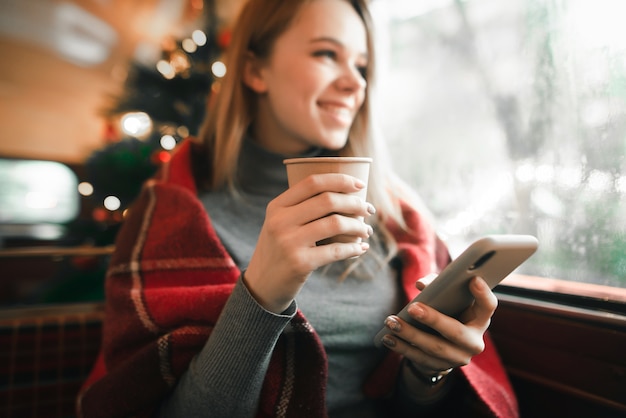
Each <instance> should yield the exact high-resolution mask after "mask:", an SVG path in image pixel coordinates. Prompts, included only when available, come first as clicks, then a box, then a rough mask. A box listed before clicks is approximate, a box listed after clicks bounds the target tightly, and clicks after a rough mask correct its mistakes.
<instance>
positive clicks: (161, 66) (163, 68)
mask: <svg viewBox="0 0 626 418" xmlns="http://www.w3.org/2000/svg"><path fill="white" fill-rule="evenodd" d="M156 68H157V71H158V72H160V73H161V75H162V76H163V77H165V78H166V79H168V80H171V79H173V78H174V77H176V71H175V70H174V67H172V65H171V64H170V63H169V62H167V61H165V60H160V61H159V62H157V65H156Z"/></svg>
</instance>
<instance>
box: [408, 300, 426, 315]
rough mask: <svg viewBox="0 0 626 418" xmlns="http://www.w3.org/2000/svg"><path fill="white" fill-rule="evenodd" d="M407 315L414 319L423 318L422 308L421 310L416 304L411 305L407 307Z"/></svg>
mask: <svg viewBox="0 0 626 418" xmlns="http://www.w3.org/2000/svg"><path fill="white" fill-rule="evenodd" d="M409 313H410V314H411V315H412V316H414V317H416V318H423V317H424V314H425V312H424V308H422V307H421V306H420V305H419V304H418V303H412V304H410V305H409Z"/></svg>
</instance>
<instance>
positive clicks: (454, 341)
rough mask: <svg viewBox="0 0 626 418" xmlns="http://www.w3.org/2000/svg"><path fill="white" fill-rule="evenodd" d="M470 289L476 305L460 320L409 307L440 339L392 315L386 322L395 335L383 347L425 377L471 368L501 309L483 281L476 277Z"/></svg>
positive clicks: (418, 319)
mask: <svg viewBox="0 0 626 418" xmlns="http://www.w3.org/2000/svg"><path fill="white" fill-rule="evenodd" d="M417 287H418V288H419V287H423V285H417ZM469 287H470V292H471V293H472V295H473V296H474V298H475V301H474V303H473V304H472V305H471V306H470V307H469V308H467V309H466V310H465V311H464V312H463V314H462V315H461V319H460V320H456V319H454V318H451V317H449V316H446V315H444V314H442V313H440V312H438V311H436V310H435V309H433V308H430V307H428V306H426V305H424V304H422V303H413V304H411V305H410V306H409V309H408V310H409V314H410V315H411V317H412V318H413V319H415V320H416V321H418V322H420V323H423V324H425V325H428V326H429V327H430V328H432V329H434V330H435V331H437V332H438V333H439V334H440V335H433V334H430V333H428V332H425V331H422V330H420V329H418V328H416V327H413V326H412V325H411V324H409V323H407V322H405V321H403V320H402V319H401V318H399V317H397V316H395V315H392V316H389V317H388V318H387V320H386V321H385V324H386V325H387V327H388V328H389V329H390V330H391V332H392V335H386V336H385V337H384V338H383V343H384V344H385V345H386V346H387V347H389V348H390V349H391V350H393V351H396V352H398V353H400V354H403V355H404V356H405V357H406V358H407V359H408V360H410V361H411V362H412V363H413V366H414V367H415V369H417V370H418V371H419V372H420V373H422V374H423V375H425V376H431V375H436V374H438V373H440V372H442V371H444V370H447V369H449V368H454V367H460V366H464V365H466V364H469V362H470V361H471V359H472V357H473V356H475V355H477V354H480V353H481V352H482V351H483V350H484V348H485V343H484V341H483V335H484V333H485V331H486V330H487V328H488V327H489V324H490V323H491V317H492V316H493V314H494V312H495V310H496V307H497V305H498V299H497V298H496V296H495V295H494V294H493V292H492V291H491V289H490V288H489V286H488V285H487V283H485V281H484V280H483V279H482V278H480V277H474V278H473V279H472V280H471V281H470V284H469Z"/></svg>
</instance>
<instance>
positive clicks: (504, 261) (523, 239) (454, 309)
mask: <svg viewBox="0 0 626 418" xmlns="http://www.w3.org/2000/svg"><path fill="white" fill-rule="evenodd" d="M537 247H538V241H537V238H535V237H533V236H532V235H488V236H485V237H483V238H480V239H478V240H477V241H474V243H472V244H471V245H470V246H469V247H467V249H466V250H465V251H463V253H462V254H461V255H459V256H458V257H457V258H455V259H454V260H453V261H452V262H451V263H450V264H448V265H447V266H446V267H445V268H444V269H443V270H442V271H441V272H440V273H439V275H438V276H437V277H436V278H435V279H434V280H433V281H432V282H431V283H430V284H429V285H428V286H426V288H425V289H424V290H423V291H422V292H421V293H420V294H419V295H417V296H416V297H415V298H414V299H413V300H412V301H411V302H410V303H412V302H416V301H419V302H422V303H424V304H425V305H428V306H431V307H433V308H435V309H436V310H438V311H439V312H442V313H444V314H446V315H448V316H451V317H457V316H458V315H460V314H461V313H462V312H463V311H464V310H465V309H467V308H468V307H469V306H470V305H471V304H472V302H473V301H474V296H472V294H471V292H470V290H469V281H470V280H471V279H472V278H473V277H475V276H480V277H482V278H483V279H484V280H485V281H486V282H487V284H488V285H489V287H490V288H491V289H493V288H494V287H495V286H496V285H497V284H498V283H500V281H502V279H504V278H505V277H506V276H508V275H509V274H510V273H511V272H513V270H515V269H516V268H517V267H518V266H519V265H520V264H522V263H523V262H524V261H526V260H527V259H528V258H529V257H530V256H531V255H533V253H534V252H535V251H536V250H537ZM410 303H408V304H407V305H406V306H405V307H404V309H402V310H401V311H400V312H399V313H398V316H399V317H400V318H402V319H404V320H405V321H407V322H409V323H411V324H412V325H413V326H416V327H418V328H420V329H424V330H427V331H429V332H432V333H435V331H434V330H432V329H430V328H429V327H427V326H426V325H424V324H421V323H419V322H416V321H415V320H413V319H411V317H410V316H409V314H408V312H407V308H408V306H409V304H410ZM390 333H391V331H389V329H387V328H386V327H383V328H382V329H381V330H380V331H379V332H378V333H377V334H376V337H374V343H375V344H376V345H377V346H381V345H382V342H381V339H382V338H383V336H385V335H386V334H390Z"/></svg>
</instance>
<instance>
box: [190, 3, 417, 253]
mask: <svg viewBox="0 0 626 418" xmlns="http://www.w3.org/2000/svg"><path fill="white" fill-rule="evenodd" d="M311 1H315V0H288V1H285V0H248V1H247V2H246V3H245V4H244V5H243V7H242V9H241V11H240V13H239V16H238V19H237V20H236V22H235V25H234V26H233V28H234V29H233V33H232V38H231V43H230V45H229V47H228V50H227V51H226V56H225V57H224V59H225V63H226V67H227V69H228V71H227V74H226V76H225V77H224V78H223V79H222V81H221V83H220V86H219V90H218V91H217V92H216V96H215V97H214V98H213V100H214V101H213V102H212V103H211V106H210V107H209V110H208V114H207V117H206V118H205V123H204V125H203V126H202V128H201V131H200V135H199V138H200V140H201V141H202V143H203V144H204V146H205V147H206V148H207V152H208V154H209V157H210V158H211V161H210V172H209V173H207V174H208V176H209V178H208V187H209V188H210V189H216V188H220V187H223V186H228V187H229V188H230V189H231V190H234V189H235V188H236V184H235V182H236V170H237V160H238V156H239V152H240V150H241V144H242V140H243V137H244V136H245V133H246V130H247V129H248V128H249V126H250V124H251V123H252V121H253V120H254V118H255V116H256V106H255V104H256V93H255V92H253V91H252V90H251V89H250V88H248V87H247V86H246V85H245V84H244V82H243V78H244V69H245V65H246V60H247V59H248V56H249V54H250V53H253V54H254V55H255V56H256V57H257V58H260V59H261V60H263V59H267V58H268V57H269V56H270V55H271V53H272V48H273V45H274V43H275V41H276V39H277V38H278V37H279V36H280V35H281V34H282V33H283V32H285V31H286V30H287V29H288V27H289V25H290V24H291V22H292V21H293V19H294V17H295V16H296V15H297V13H298V11H299V10H300V8H301V7H302V6H303V5H304V4H306V3H308V2H311ZM345 1H347V2H349V3H350V4H351V5H352V7H353V8H354V10H355V11H356V12H357V14H358V15H359V16H360V17H361V19H362V21H363V24H364V25H365V29H366V36H367V46H368V57H369V59H368V63H367V68H366V79H367V84H368V87H367V88H366V94H365V100H364V102H363V105H362V107H361V109H360V110H359V112H358V113H357V115H356V117H355V120H354V122H353V125H352V127H351V129H350V133H349V138H348V142H347V144H346V146H345V147H344V148H343V149H342V150H340V151H339V155H342V156H367V157H372V158H373V159H374V162H373V164H372V166H371V174H370V182H369V187H368V194H369V196H368V200H369V201H370V202H372V204H373V205H374V206H375V207H376V208H377V210H378V213H379V215H378V218H379V219H378V222H376V223H377V224H378V228H379V231H380V232H382V233H383V239H384V241H385V243H386V245H387V248H388V255H389V257H391V256H392V255H393V254H394V253H395V247H396V243H395V240H394V239H393V238H392V237H391V235H390V234H389V232H388V230H387V228H385V223H386V221H387V220H392V221H394V222H395V223H396V224H397V225H399V226H401V227H404V226H405V223H404V220H403V218H402V213H401V209H400V202H399V199H400V198H401V197H402V196H401V195H400V194H399V193H398V190H400V189H398V187H397V186H398V182H397V179H396V178H395V177H393V175H392V174H391V173H392V170H391V166H390V164H389V163H388V158H387V156H386V153H385V151H384V147H382V144H381V142H380V141H379V140H378V139H377V138H378V136H377V135H375V134H374V131H375V130H374V129H372V120H373V119H372V118H371V112H372V109H371V107H372V106H371V103H370V100H371V94H370V93H371V92H370V89H371V87H369V86H370V85H371V84H372V78H373V69H374V66H375V65H374V64H375V60H374V40H373V34H372V31H373V27H372V19H371V16H370V13H369V10H368V7H367V2H368V0H345Z"/></svg>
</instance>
